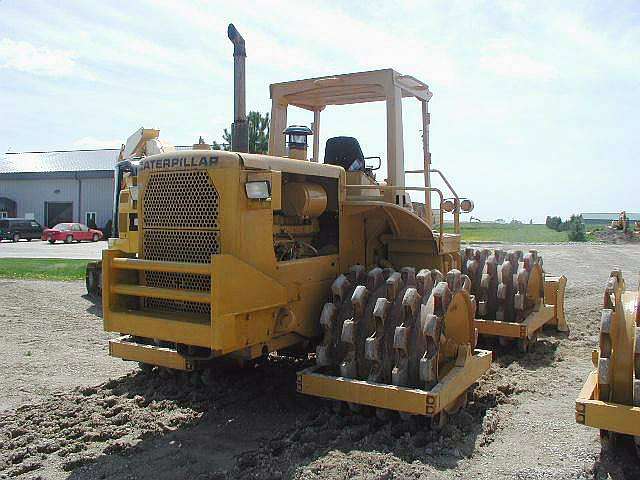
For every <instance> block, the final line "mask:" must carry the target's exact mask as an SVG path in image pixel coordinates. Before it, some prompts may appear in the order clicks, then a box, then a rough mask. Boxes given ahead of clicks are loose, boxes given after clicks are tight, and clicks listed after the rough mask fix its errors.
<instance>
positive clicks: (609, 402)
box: [576, 270, 640, 456]
mask: <svg viewBox="0 0 640 480" xmlns="http://www.w3.org/2000/svg"><path fill="white" fill-rule="evenodd" d="M639 288H640V287H639ZM591 360H592V362H593V365H594V366H595V367H596V369H595V370H594V371H593V372H591V373H590V374H589V377H588V378H587V381H586V383H585V384H584V386H583V387H582V390H581V391H580V395H579V396H578V398H577V399H576V422H578V423H580V424H582V425H587V426H590V427H594V428H599V429H600V438H601V440H602V442H603V443H610V442H611V443H613V444H614V445H615V442H614V440H615V438H616V435H618V434H622V435H631V436H633V439H634V440H635V444H636V450H637V452H638V454H639V456H640V291H635V292H627V291H626V286H625V281H624V278H623V276H622V272H621V271H620V270H614V271H613V272H611V276H610V277H609V280H608V282H607V285H606V287H605V292H604V308H603V309H602V316H601V318H600V345H599V349H598V350H594V351H593V354H592V356H591Z"/></svg>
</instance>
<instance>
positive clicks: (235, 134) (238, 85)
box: [227, 23, 249, 153]
mask: <svg viewBox="0 0 640 480" xmlns="http://www.w3.org/2000/svg"><path fill="white" fill-rule="evenodd" d="M227 35H228V36H229V40H231V42H232V43H233V124H232V125H231V150H232V151H234V152H246V153H248V152H249V124H248V123H247V108H246V88H245V84H246V82H245V68H244V66H245V59H246V58H247V51H246V50H245V48H244V38H242V35H240V32H238V30H236V27H234V26H233V23H230V24H229V27H228V29H227Z"/></svg>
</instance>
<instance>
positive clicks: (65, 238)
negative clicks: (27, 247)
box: [42, 223, 102, 243]
mask: <svg viewBox="0 0 640 480" xmlns="http://www.w3.org/2000/svg"><path fill="white" fill-rule="evenodd" d="M101 238H102V232H101V231H100V230H94V229H93V228H89V227H87V226H86V225H83V224H81V223H59V224H57V225H56V226H55V227H53V228H47V229H45V230H44V231H43V232H42V240H43V241H44V240H47V241H48V242H49V243H56V241H57V240H60V241H62V242H64V243H71V242H73V241H74V240H75V241H76V242H81V241H82V240H87V241H89V242H97V241H98V240H100V239H101Z"/></svg>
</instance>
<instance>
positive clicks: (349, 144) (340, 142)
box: [324, 137, 365, 172]
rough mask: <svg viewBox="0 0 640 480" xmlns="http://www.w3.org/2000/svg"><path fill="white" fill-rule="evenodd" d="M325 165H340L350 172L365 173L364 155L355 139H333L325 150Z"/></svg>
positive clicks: (328, 142)
mask: <svg viewBox="0 0 640 480" xmlns="http://www.w3.org/2000/svg"><path fill="white" fill-rule="evenodd" d="M324 163H328V164H330V165H338V166H339V167H342V168H344V169H345V170H346V171H348V172H358V171H360V172H364V171H365V166H364V154H363V153H362V149H361V148H360V143H358V140H357V139H355V138H354V137H332V138H329V139H328V140H327V144H326V146H325V148H324Z"/></svg>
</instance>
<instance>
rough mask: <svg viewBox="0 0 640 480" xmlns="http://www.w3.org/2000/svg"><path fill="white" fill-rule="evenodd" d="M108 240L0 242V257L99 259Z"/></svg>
mask: <svg viewBox="0 0 640 480" xmlns="http://www.w3.org/2000/svg"><path fill="white" fill-rule="evenodd" d="M105 248H107V242H95V243H93V242H80V243H61V242H57V243H54V244H50V243H49V242H42V241H40V240H32V241H31V242H26V241H24V240H23V241H20V242H16V243H13V242H6V241H5V242H0V258H79V259H83V260H84V259H87V260H97V259H100V258H102V250H104V249H105Z"/></svg>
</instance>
